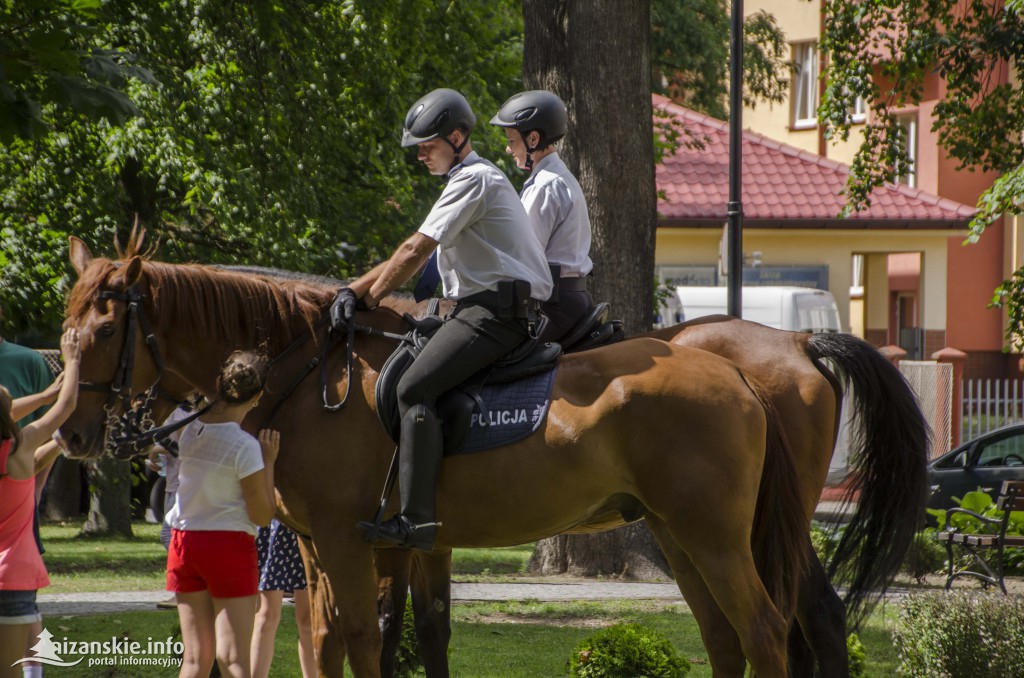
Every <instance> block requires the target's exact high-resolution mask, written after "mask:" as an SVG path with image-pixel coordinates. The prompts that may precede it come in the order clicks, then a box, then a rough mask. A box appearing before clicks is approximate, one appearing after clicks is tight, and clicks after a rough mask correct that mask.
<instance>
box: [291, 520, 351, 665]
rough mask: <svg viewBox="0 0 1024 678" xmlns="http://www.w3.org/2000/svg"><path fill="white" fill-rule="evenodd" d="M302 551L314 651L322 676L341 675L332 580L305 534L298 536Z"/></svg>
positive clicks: (341, 652) (341, 647)
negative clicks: (328, 578) (331, 587)
mask: <svg viewBox="0 0 1024 678" xmlns="http://www.w3.org/2000/svg"><path fill="white" fill-rule="evenodd" d="M299 551H300V552H301V553H302V562H303V563H305V566H306V585H307V587H308V589H307V591H306V592H307V594H308V595H309V612H310V617H311V618H312V626H313V650H314V653H315V654H316V660H317V666H318V668H319V672H320V675H321V676H340V675H343V674H344V671H345V644H344V642H343V641H342V639H341V636H340V635H338V633H337V629H338V624H337V615H335V613H334V610H335V609H336V608H335V606H334V601H333V599H332V597H331V590H330V582H328V581H327V575H326V574H325V573H324V571H323V568H322V567H321V565H320V562H319V561H318V560H317V557H316V551H315V550H314V549H313V546H312V544H311V542H310V541H309V540H308V539H306V538H305V537H300V538H299Z"/></svg>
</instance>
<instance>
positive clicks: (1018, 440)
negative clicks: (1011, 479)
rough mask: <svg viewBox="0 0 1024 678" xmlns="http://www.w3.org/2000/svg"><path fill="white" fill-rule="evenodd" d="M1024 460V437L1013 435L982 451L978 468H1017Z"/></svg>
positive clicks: (995, 442)
mask: <svg viewBox="0 0 1024 678" xmlns="http://www.w3.org/2000/svg"><path fill="white" fill-rule="evenodd" d="M1021 460H1024V436H1022V435H1019V434H1018V435H1012V436H1009V437H1007V438H1003V439H1002V440H996V441H994V442H991V443H989V444H988V445H986V446H985V447H984V448H982V450H981V455H980V456H979V457H978V466H1015V465H1019V464H1020V463H1022V462H1021Z"/></svg>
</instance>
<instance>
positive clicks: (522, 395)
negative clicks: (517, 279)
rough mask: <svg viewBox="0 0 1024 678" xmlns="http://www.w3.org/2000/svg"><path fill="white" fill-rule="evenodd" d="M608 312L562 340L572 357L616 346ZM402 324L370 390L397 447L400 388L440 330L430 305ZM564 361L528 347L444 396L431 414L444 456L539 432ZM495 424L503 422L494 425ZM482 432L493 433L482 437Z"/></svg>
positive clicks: (550, 351)
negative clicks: (438, 427)
mask: <svg viewBox="0 0 1024 678" xmlns="http://www.w3.org/2000/svg"><path fill="white" fill-rule="evenodd" d="M608 306H609V305H608V304H607V303H601V304H597V305H596V306H594V307H593V308H592V309H591V310H590V312H588V313H587V314H586V315H584V316H583V317H582V318H581V319H580V321H579V322H578V323H577V324H576V326H575V327H574V328H573V329H572V331H570V332H569V334H567V335H566V339H565V340H564V344H565V345H568V346H571V347H572V351H573V352H576V351H582V350H586V349H588V348H595V347H597V346H601V345H604V344H607V343H613V342H615V341H619V340H621V339H622V338H623V337H624V333H623V332H622V322H621V321H619V320H613V321H608V320H607V317H608ZM404 319H405V321H406V322H407V323H408V324H409V326H410V327H411V328H412V329H411V330H410V331H409V332H408V333H407V334H406V335H405V337H404V338H403V340H402V342H401V344H400V345H399V347H398V348H397V349H396V350H395V352H394V353H392V354H391V356H390V357H389V358H388V359H387V361H386V362H385V363H384V366H383V367H382V368H381V371H380V376H379V377H378V378H377V385H376V389H375V396H376V401H377V417H378V418H379V419H380V422H381V424H382V425H383V426H384V430H385V431H387V433H388V435H389V436H390V437H391V439H392V440H394V441H395V442H396V443H397V442H398V438H399V432H400V428H401V420H400V416H399V412H398V396H397V389H398V382H399V380H400V379H401V378H402V375H403V374H404V373H405V371H406V370H407V369H408V368H409V366H410V365H412V363H413V361H414V360H415V359H416V357H417V356H418V355H419V354H420V352H421V351H422V350H423V348H424V347H425V346H426V345H427V343H428V342H429V341H430V339H431V338H432V337H433V336H434V334H435V333H436V332H437V330H438V329H439V328H440V327H441V325H442V324H443V323H444V321H443V320H442V318H441V317H440V316H439V315H438V314H437V303H436V301H435V302H431V304H430V306H429V307H428V309H427V313H426V315H425V316H424V317H423V318H420V319H417V318H414V317H413V316H411V315H409V314H408V313H407V314H405V316H404ZM537 334H538V335H539V334H540V331H538V332H537ZM562 353H563V349H562V344H556V343H540V342H539V341H538V340H537V339H536V338H531V339H528V340H526V341H525V342H523V343H522V344H520V345H519V346H518V347H516V348H515V349H514V350H512V351H511V352H510V353H509V354H508V355H506V356H505V357H504V358H502V359H501V360H499V361H498V362H496V363H494V364H493V365H491V366H489V367H486V368H484V369H483V370H481V371H480V372H478V373H477V374H475V375H473V376H472V377H470V378H469V379H468V380H467V381H466V382H465V383H463V384H461V385H459V386H458V387H457V388H455V389H453V390H451V391H449V392H448V393H446V394H445V395H443V396H442V397H441V398H440V399H439V400H438V402H437V404H436V408H435V409H436V414H437V416H438V418H439V419H441V422H442V431H443V433H444V454H445V455H452V454H458V453H463V452H475V451H481V450H484V449H490V448H492V447H497V446H499V445H507V444H510V443H512V442H515V441H516V440H519V439H521V438H524V437H526V436H528V435H530V434H531V433H533V432H534V431H535V430H537V428H539V426H540V424H541V423H542V421H543V418H544V416H545V415H546V414H547V407H548V404H549V402H550V400H549V396H550V391H551V386H552V385H553V383H554V374H553V370H554V369H555V367H556V365H557V361H558V358H559V356H561V355H562ZM496 413H497V414H496ZM510 413H511V415H510ZM495 418H502V419H503V420H502V421H493V419H495ZM489 419H490V420H489ZM496 425H497V426H496ZM487 428H490V429H492V430H491V431H481V429H487ZM471 429H472V432H471ZM499 429H500V430H499Z"/></svg>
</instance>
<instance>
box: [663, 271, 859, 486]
mask: <svg viewBox="0 0 1024 678" xmlns="http://www.w3.org/2000/svg"><path fill="white" fill-rule="evenodd" d="M728 299H729V297H728V291H727V288H725V287H687V286H682V287H677V288H676V294H675V295H672V296H671V297H669V298H668V299H667V300H666V302H665V304H664V305H663V307H662V308H661V309H660V311H661V313H660V318H659V319H661V318H664V324H672V323H673V321H674V322H677V323H678V322H683V321H684V320H693V319H694V318H700V317H702V316H706V315H716V314H722V315H725V314H727V313H728V308H729V301H728ZM742 301H743V319H744V320H751V321H753V322H757V323H761V324H762V325H767V326H768V327H774V328H776V329H782V330H795V331H798V332H841V331H842V329H841V328H840V325H839V309H838V308H837V307H836V300H835V297H833V296H832V293H831V292H827V291H825V290H817V289H812V288H810V287H756V286H755V287H744V288H743V299H742ZM851 413H852V408H851V404H850V402H849V399H846V398H844V400H843V418H842V421H841V422H840V426H839V435H838V438H837V440H836V447H835V450H834V452H833V455H832V461H831V463H830V464H829V469H828V471H829V473H828V483H829V484H835V483H838V482H840V481H841V480H843V479H844V478H845V477H846V476H847V475H848V474H849V447H850V426H851V422H850V417H851Z"/></svg>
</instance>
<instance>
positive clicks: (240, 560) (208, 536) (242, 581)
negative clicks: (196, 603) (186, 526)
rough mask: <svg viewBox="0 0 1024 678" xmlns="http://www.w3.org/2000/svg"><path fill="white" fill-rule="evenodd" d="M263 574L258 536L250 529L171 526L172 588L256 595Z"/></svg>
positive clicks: (169, 565)
mask: <svg viewBox="0 0 1024 678" xmlns="http://www.w3.org/2000/svg"><path fill="white" fill-rule="evenodd" d="M259 578H260V572H259V566H258V565H257V563H256V538H255V537H253V536H252V535H251V534H249V533H248V532H231V531H223V530H211V531H201V530H171V547H170V549H169V550H168V552H167V590H168V591H174V592H175V593H196V592H197V591H207V590H209V592H210V596H211V597H213V598H241V597H244V596H254V595H256V593H257V584H258V583H259Z"/></svg>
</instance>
